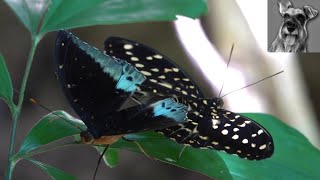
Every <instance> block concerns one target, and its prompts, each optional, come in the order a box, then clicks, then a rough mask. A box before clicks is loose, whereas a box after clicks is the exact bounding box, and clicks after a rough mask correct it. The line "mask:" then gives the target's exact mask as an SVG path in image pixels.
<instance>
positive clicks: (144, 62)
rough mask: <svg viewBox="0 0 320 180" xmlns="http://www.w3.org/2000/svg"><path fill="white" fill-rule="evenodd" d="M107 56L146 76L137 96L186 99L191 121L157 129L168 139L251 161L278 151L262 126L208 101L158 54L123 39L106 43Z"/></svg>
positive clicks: (184, 74) (190, 81)
mask: <svg viewBox="0 0 320 180" xmlns="http://www.w3.org/2000/svg"><path fill="white" fill-rule="evenodd" d="M104 44H105V53H106V54H108V55H110V56H113V57H116V58H121V59H124V60H127V61H128V62H130V63H131V64H132V65H134V66H135V67H136V68H137V69H138V70H139V71H141V72H142V73H143V74H144V75H145V76H146V77H147V79H146V81H145V83H143V84H142V86H140V87H139V88H138V90H137V92H135V93H134V94H133V97H135V98H137V99H139V96H140V95H141V94H142V95H144V94H152V93H153V94H157V95H161V96H171V97H173V98H179V97H181V98H183V99H184V101H185V102H184V104H185V105H186V106H188V114H187V117H188V120H187V122H185V123H181V124H178V125H176V126H171V127H167V128H163V129H160V128H159V130H157V132H159V133H161V134H163V135H164V136H166V137H168V138H170V139H172V140H174V141H176V142H178V143H181V144H184V145H188V146H192V147H195V148H211V149H216V150H222V151H225V152H227V153H229V154H235V155H238V156H239V157H241V158H246V159H249V160H260V159H265V158H268V157H270V156H271V155H272V154H273V151H274V144H273V140H272V137H271V135H270V134H269V133H268V131H267V130H266V129H264V128H263V127H262V126H261V125H259V124H258V123H256V122H255V121H253V120H252V119H249V118H247V117H245V116H242V115H240V114H237V113H233V112H231V111H228V110H225V109H223V108H222V106H223V100H222V99H221V98H212V99H208V98H204V96H203V95H202V93H201V91H200V88H199V87H198V86H197V85H196V83H194V82H193V81H192V79H191V78H190V77H189V76H188V75H187V74H186V73H184V72H183V71H182V69H181V68H180V67H179V66H178V65H176V64H175V63H173V62H172V61H171V60H170V59H169V58H167V57H166V56H164V55H162V54H161V53H159V52H158V51H156V50H154V49H152V48H150V47H148V46H146V45H143V44H141V43H138V42H135V41H131V40H127V39H124V38H119V37H110V38H108V39H107V40H106V41H105V43H104Z"/></svg>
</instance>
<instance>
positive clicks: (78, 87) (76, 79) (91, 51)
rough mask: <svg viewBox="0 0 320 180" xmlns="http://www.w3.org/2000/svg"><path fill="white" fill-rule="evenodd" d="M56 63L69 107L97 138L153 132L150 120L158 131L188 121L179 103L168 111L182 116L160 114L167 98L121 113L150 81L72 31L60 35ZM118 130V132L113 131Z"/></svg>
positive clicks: (56, 46)
mask: <svg viewBox="0 0 320 180" xmlns="http://www.w3.org/2000/svg"><path fill="white" fill-rule="evenodd" d="M54 62H55V71H56V74H57V77H58V79H59V80H60V82H61V84H62V88H63V90H64V93H65V95H66V97H67V99H68V101H69V103H70V104H71V106H72V107H73V109H74V110H75V112H76V113H77V114H78V115H79V117H80V118H81V120H83V122H84V123H85V124H86V126H87V127H88V131H89V132H90V133H91V134H92V135H93V136H94V137H95V138H99V137H100V136H102V135H113V134H115V133H116V134H125V133H127V132H129V131H130V132H131V131H132V132H136V131H139V130H142V129H153V127H148V126H147V125H145V124H143V122H144V121H147V119H148V120H151V121H153V123H154V124H157V125H158V127H167V126H168V125H167V124H169V125H173V124H178V123H181V122H183V119H185V117H183V116H182V115H181V113H180V114H179V112H180V111H182V112H183V110H185V109H186V106H183V107H180V104H177V103H171V104H168V105H170V107H167V106H166V108H175V109H179V111H177V112H176V113H173V114H175V115H176V114H179V115H176V116H166V115H165V114H164V113H163V114H162V115H160V114H159V108H158V109H156V108H157V107H158V106H156V105H155V104H156V103H157V102H162V101H168V100H166V99H165V98H159V99H157V101H153V102H148V103H145V105H137V106H135V107H136V108H128V110H127V109H120V108H121V106H122V105H123V104H124V103H125V101H127V100H128V99H129V98H130V97H131V95H132V94H133V93H134V92H135V91H136V90H137V88H138V87H139V86H140V85H141V84H142V83H143V82H144V81H145V79H146V77H145V76H144V75H143V74H142V73H141V72H140V71H138V70H137V69H136V68H135V67H134V66H132V65H131V64H130V63H128V62H127V61H124V60H120V59H116V58H113V57H111V56H108V55H105V54H104V53H102V52H100V51H99V50H98V49H96V48H94V47H92V46H90V45H88V44H87V43H85V42H83V41H81V40H80V39H79V38H77V37H76V36H74V35H73V34H71V33H70V32H68V31H63V30H61V31H59V33H58V36H57V39H56V43H55V49H54ZM160 110H161V109H160ZM149 111H150V112H151V113H150V112H149ZM153 111H154V112H153ZM152 113H156V114H155V115H153V114H152ZM180 115H181V116H180ZM140 118H144V119H143V120H141V119H140ZM155 119H156V120H155ZM135 121H136V122H135ZM130 122H133V123H134V126H132V127H131V129H130V127H129V126H128V124H126V123H130ZM114 126H116V127H115V128H117V129H112V128H110V127H114ZM150 126H151V124H150ZM153 126H155V125H153Z"/></svg>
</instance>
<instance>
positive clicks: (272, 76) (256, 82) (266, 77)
mask: <svg viewBox="0 0 320 180" xmlns="http://www.w3.org/2000/svg"><path fill="white" fill-rule="evenodd" d="M283 72H284V71H280V72H277V73H275V74H272V75H270V76H268V77H265V78H263V79H260V80H259V81H256V82H254V83H251V84H249V85H246V86H244V87H242V88H239V89H236V90H233V91H231V92H228V93H227V94H225V95H223V96H221V98H223V97H225V96H227V95H229V94H231V93H234V92H236V91H240V90H242V89H244V88H247V87H250V86H253V85H255V84H257V83H259V82H261V81H264V80H266V79H269V78H272V77H273V76H276V75H278V74H281V73H283Z"/></svg>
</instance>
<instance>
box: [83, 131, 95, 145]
mask: <svg viewBox="0 0 320 180" xmlns="http://www.w3.org/2000/svg"><path fill="white" fill-rule="evenodd" d="M80 137H81V141H82V143H83V144H92V143H93V141H94V137H93V135H92V134H91V133H90V132H89V131H82V132H81V133H80Z"/></svg>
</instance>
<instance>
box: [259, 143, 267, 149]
mask: <svg viewBox="0 0 320 180" xmlns="http://www.w3.org/2000/svg"><path fill="white" fill-rule="evenodd" d="M266 147H267V145H266V144H264V145H261V146H260V147H259V149H260V150H263V149H265V148H266Z"/></svg>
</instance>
